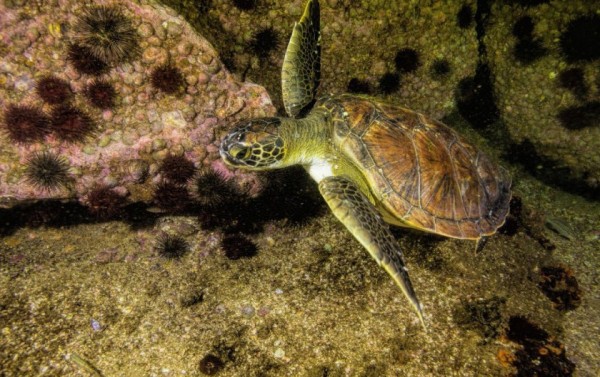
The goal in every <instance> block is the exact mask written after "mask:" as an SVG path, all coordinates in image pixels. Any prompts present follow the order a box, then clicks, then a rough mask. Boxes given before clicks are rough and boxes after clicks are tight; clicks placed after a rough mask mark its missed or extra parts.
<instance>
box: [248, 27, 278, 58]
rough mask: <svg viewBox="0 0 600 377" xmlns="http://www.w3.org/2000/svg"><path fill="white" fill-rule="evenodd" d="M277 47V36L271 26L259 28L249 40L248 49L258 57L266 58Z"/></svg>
mask: <svg viewBox="0 0 600 377" xmlns="http://www.w3.org/2000/svg"><path fill="white" fill-rule="evenodd" d="M278 47H279V36H278V35H277V32H276V31H275V29H273V28H272V27H267V28H264V29H262V30H259V31H258V32H257V33H256V34H254V36H253V37H252V40H251V41H250V50H251V51H252V52H253V53H254V54H256V55H257V56H258V57H259V58H263V59H264V58H266V57H268V56H269V54H270V53H271V52H272V51H274V50H276V49H277V48H278Z"/></svg>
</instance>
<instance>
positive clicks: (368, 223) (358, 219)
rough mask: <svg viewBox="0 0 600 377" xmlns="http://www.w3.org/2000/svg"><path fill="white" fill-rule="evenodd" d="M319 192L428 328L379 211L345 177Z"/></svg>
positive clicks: (328, 181) (329, 181)
mask: <svg viewBox="0 0 600 377" xmlns="http://www.w3.org/2000/svg"><path fill="white" fill-rule="evenodd" d="M319 190H320V191H321V195H323V197H324V198H325V201H327V204H328V205H329V208H331V211H332V212H333V214H334V215H335V217H337V218H338V220H340V221H341V222H342V223H343V224H344V225H345V226H346V228H348V230H349V231H350V233H352V234H353V235H354V237H355V238H356V239H357V240H358V241H359V242H360V243H361V244H362V245H363V246H364V247H365V248H366V249H367V250H368V251H369V253H370V254H371V256H372V257H373V258H375V260H376V261H377V263H379V265H380V266H382V267H383V268H385V270H386V271H387V272H388V273H389V274H390V275H391V276H392V278H393V279H394V280H395V281H396V283H397V284H398V285H399V286H400V288H402V291H403V292H404V294H405V295H406V297H407V298H408V299H409V301H410V303H411V304H412V306H413V307H414V308H415V310H416V311H417V315H418V316H419V319H420V320H421V324H422V325H423V327H425V321H424V319H423V311H422V308H421V304H420V303H419V299H418V298H417V295H416V294H415V291H414V289H413V287H412V284H411V282H410V278H409V277H408V271H407V270H406V267H405V265H404V260H403V258H402V252H401V251H400V248H399V246H398V243H397V242H396V240H395V239H394V237H393V236H392V233H391V232H390V230H389V228H388V226H387V224H386V223H385V222H384V221H383V219H382V218H381V216H380V215H379V213H378V212H377V209H375V207H374V206H373V205H372V204H371V202H369V200H368V199H367V198H366V197H365V196H364V195H363V194H362V193H361V192H360V190H359V189H358V187H356V185H355V184H354V183H352V181H350V180H349V179H347V178H345V177H327V178H325V179H323V180H322V181H321V182H320V183H319Z"/></svg>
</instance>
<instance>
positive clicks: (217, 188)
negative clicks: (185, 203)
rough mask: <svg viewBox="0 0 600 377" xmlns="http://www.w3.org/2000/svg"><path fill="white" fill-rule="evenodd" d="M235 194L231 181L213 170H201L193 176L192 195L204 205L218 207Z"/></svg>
mask: <svg viewBox="0 0 600 377" xmlns="http://www.w3.org/2000/svg"><path fill="white" fill-rule="evenodd" d="M235 195H236V193H235V189H234V188H233V187H231V183H230V182H229V181H227V180H226V179H225V178H223V177H222V176H221V175H220V174H217V173H215V172H214V171H208V172H202V173H200V174H198V175H197V177H196V178H195V182H194V185H193V192H192V196H193V198H194V199H195V200H196V201H197V202H199V203H200V204H202V205H204V206H207V207H219V206H221V205H222V204H223V203H225V201H226V200H230V198H231V197H235Z"/></svg>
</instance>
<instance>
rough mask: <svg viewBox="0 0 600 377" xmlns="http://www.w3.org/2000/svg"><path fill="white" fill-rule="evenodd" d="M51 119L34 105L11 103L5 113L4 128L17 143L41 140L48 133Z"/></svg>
mask: <svg viewBox="0 0 600 377" xmlns="http://www.w3.org/2000/svg"><path fill="white" fill-rule="evenodd" d="M49 125H50V119H49V118H48V116H47V115H46V114H44V112H43V111H42V110H40V109H37V108H35V107H33V106H27V105H9V106H8V109H7V110H6V112H5V113H4V129H5V130H6V132H7V133H8V136H9V137H10V139H11V140H13V141H15V142H17V143H29V142H32V141H39V140H42V139H43V138H44V136H45V135H46V134H47V133H48V126H49Z"/></svg>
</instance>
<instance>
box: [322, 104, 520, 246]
mask: <svg viewBox="0 0 600 377" xmlns="http://www.w3.org/2000/svg"><path fill="white" fill-rule="evenodd" d="M321 106H322V107H325V108H327V109H328V111H330V112H331V114H332V122H333V142H334V144H335V145H336V147H337V148H339V151H340V152H341V153H342V154H343V155H345V156H346V157H347V158H348V159H349V160H350V161H351V162H352V163H353V164H354V165H355V166H356V167H357V170H358V171H359V172H360V173H362V175H363V176H364V178H365V181H366V182H367V184H368V186H369V187H370V189H371V194H372V196H373V197H374V198H375V201H376V202H377V203H376V204H377V206H378V208H379V209H380V211H381V213H382V214H383V216H384V218H385V219H386V220H387V221H388V222H392V223H395V224H397V225H402V226H408V227H412V228H417V229H421V230H425V231H429V232H432V233H436V234H440V235H444V236H447V237H453V238H463V239H479V238H481V237H482V236H486V235H490V234H493V233H495V232H496V230H497V229H498V228H499V227H500V226H501V225H502V224H503V223H504V219H505V218H506V215H507V214H508V209H509V201H510V196H511V195H510V186H511V180H510V176H509V175H508V172H507V171H506V170H505V169H503V168H502V167H500V166H499V165H496V164H494V163H493V162H492V161H491V160H490V159H489V158H488V157H487V156H486V155H485V154H484V153H483V152H481V151H479V150H478V149H477V148H476V147H475V146H474V145H473V144H471V143H469V142H467V141H466V140H464V139H462V138H461V137H460V136H459V135H458V134H457V133H456V132H454V131H453V130H452V129H450V128H449V127H447V126H446V125H444V124H442V123H440V122H438V121H435V120H433V119H430V118H428V117H426V116H425V115H423V114H420V113H417V112H414V111H412V110H409V109H406V108H402V107H398V106H393V105H389V104H384V103H380V102H376V101H374V100H371V99H367V98H363V97H358V96H353V95H341V96H337V97H332V98H329V99H327V100H326V101H325V102H324V103H322V104H321Z"/></svg>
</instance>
